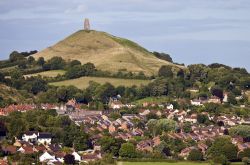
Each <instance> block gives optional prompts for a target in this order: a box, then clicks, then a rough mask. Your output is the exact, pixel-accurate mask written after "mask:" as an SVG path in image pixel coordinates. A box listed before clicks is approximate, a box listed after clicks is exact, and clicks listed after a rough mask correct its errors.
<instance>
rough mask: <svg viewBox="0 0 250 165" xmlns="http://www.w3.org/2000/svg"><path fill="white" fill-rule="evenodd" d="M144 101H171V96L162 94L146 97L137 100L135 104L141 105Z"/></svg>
mask: <svg viewBox="0 0 250 165" xmlns="http://www.w3.org/2000/svg"><path fill="white" fill-rule="evenodd" d="M144 102H148V103H162V102H169V97H165V96H160V97H146V98H144V99H140V100H137V101H135V102H134V103H135V104H138V105H141V104H142V103H144Z"/></svg>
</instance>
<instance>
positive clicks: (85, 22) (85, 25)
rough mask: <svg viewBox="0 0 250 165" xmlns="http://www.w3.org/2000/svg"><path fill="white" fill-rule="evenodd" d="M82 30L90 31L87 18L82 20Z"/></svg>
mask: <svg viewBox="0 0 250 165" xmlns="http://www.w3.org/2000/svg"><path fill="white" fill-rule="evenodd" d="M84 30H90V23H89V19H88V18H85V20H84Z"/></svg>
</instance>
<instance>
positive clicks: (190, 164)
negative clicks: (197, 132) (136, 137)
mask: <svg viewBox="0 0 250 165" xmlns="http://www.w3.org/2000/svg"><path fill="white" fill-rule="evenodd" d="M199 164H201V165H209V163H200V162H184V161H183V162H175V163H169V162H118V163H117V165H199ZM231 165H243V163H241V162H237V163H231Z"/></svg>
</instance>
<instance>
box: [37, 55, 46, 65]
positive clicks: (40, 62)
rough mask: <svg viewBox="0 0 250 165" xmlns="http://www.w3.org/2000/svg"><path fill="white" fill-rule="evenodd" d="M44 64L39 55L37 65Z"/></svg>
mask: <svg viewBox="0 0 250 165" xmlns="http://www.w3.org/2000/svg"><path fill="white" fill-rule="evenodd" d="M44 64H45V60H44V58H43V57H39V58H38V60H37V65H39V66H43V65H44Z"/></svg>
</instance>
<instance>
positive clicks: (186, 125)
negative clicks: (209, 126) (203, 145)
mask: <svg viewBox="0 0 250 165" xmlns="http://www.w3.org/2000/svg"><path fill="white" fill-rule="evenodd" d="M191 126H192V125H191V123H190V122H185V123H184V125H183V131H184V132H185V133H189V132H191V131H192V127H191Z"/></svg>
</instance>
